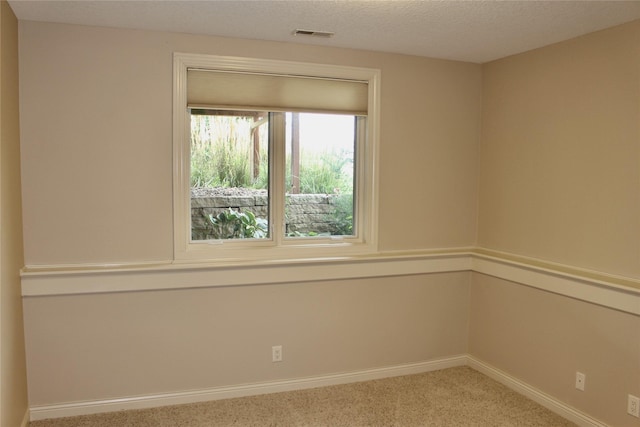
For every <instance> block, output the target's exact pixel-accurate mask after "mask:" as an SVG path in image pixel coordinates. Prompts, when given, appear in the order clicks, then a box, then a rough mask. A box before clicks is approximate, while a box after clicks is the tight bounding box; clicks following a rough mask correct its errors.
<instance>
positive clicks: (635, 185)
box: [478, 21, 640, 278]
mask: <svg viewBox="0 0 640 427" xmlns="http://www.w3.org/2000/svg"><path fill="white" fill-rule="evenodd" d="M483 71H484V78H483V116H482V143H481V156H480V164H481V173H480V176H481V179H480V189H481V190H480V209H479V222H480V229H479V237H478V242H479V246H482V247H486V248H490V249H496V250H500V251H505V252H510V253H515V254H519V255H525V256H530V257H535V258H541V259H545V260H549V261H553V262H558V263H563V264H569V265H573V266H577V267H583V268H588V269H592V270H598V271H602V272H606V273H612V274H619V275H623V276H629V277H635V278H639V277H640V21H634V22H632V23H629V24H626V25H622V26H619V27H614V28H611V29H608V30H604V31H601V32H597V33H593V34H590V35H587V36H584V37H580V38H577V39H573V40H570V41H567V42H564V43H559V44H556V45H552V46H548V47H545V48H542V49H538V50H534V51H531V52H527V53H524V54H521V55H516V56H513V57H509V58H506V59H502V60H498V61H494V62H491V63H489V64H485V65H484V68H483Z"/></svg>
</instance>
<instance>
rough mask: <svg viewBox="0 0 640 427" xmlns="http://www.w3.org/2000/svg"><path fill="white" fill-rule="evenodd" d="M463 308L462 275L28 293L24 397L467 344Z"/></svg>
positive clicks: (317, 369)
mask: <svg viewBox="0 0 640 427" xmlns="http://www.w3.org/2000/svg"><path fill="white" fill-rule="evenodd" d="M468 312H469V273H452V274H435V275H417V276H406V277H397V278H379V279H358V280H348V281H333V282H312V283H292V284H286V285H262V286H246V287H245V286H234V287H226V288H207V289H190V290H171V291H157V292H132V293H112V294H106V295H75V296H66V297H56V296H54V297H39V298H27V299H26V300H25V319H26V324H25V327H26V329H27V331H28V334H27V356H28V360H29V381H30V384H29V386H30V387H29V396H30V404H31V405H46V404H53V403H61V402H74V401H81V400H92V399H96V400H99V399H107V398H116V397H126V396H135V395H150V394H155V393H163V392H164V393H170V392H177V391H185V390H197V389H207V388H212V387H218V386H226V385H238V384H250V383H256V382H261V381H274V380H279V379H289V378H303V377H311V376H320V375H326V374H331V373H340V372H350V371H358V370H363V369H367V368H377V367H383V366H393V365H399V364H403V363H410V362H421V361H426V360H431V359H437V358H443V357H449V356H452V355H459V354H465V353H466V352H467V339H468V337H467V328H468ZM278 344H280V345H282V346H283V354H284V361H283V362H282V363H272V362H271V346H272V345H278Z"/></svg>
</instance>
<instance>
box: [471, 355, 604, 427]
mask: <svg viewBox="0 0 640 427" xmlns="http://www.w3.org/2000/svg"><path fill="white" fill-rule="evenodd" d="M467 365H468V366H470V367H471V368H473V369H475V370H476V371H478V372H481V373H483V374H485V375H486V376H488V377H489V378H493V379H494V380H496V381H498V382H499V383H502V384H504V385H505V386H507V387H509V388H510V389H512V390H514V391H516V392H518V393H520V394H522V395H524V396H526V397H527V398H529V399H531V400H533V401H534V402H537V403H539V404H540V405H542V406H544V407H545V408H547V409H549V410H550V411H552V412H555V413H556V414H558V415H560V416H561V417H563V418H566V419H567V420H569V421H571V422H573V423H576V424H577V425H579V426H583V427H607V424H604V423H602V422H600V421H598V420H596V419H595V418H592V417H590V416H589V415H587V414H585V413H584V412H581V411H578V410H577V409H574V408H572V407H570V406H568V405H565V404H564V403H562V402H561V401H559V400H558V399H556V398H554V397H552V396H550V395H548V394H546V393H544V392H542V391H540V390H538V389H536V388H534V387H531V386H530V385H528V384H526V383H525V382H523V381H520V380H519V379H517V378H515V377H513V376H511V375H509V374H507V373H506V372H504V371H501V370H500V369H497V368H495V367H493V366H491V365H489V364H487V363H485V362H483V361H481V360H478V359H476V358H475V357H473V356H471V355H468V356H467Z"/></svg>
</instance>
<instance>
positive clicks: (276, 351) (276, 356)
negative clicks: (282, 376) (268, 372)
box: [271, 345, 282, 362]
mask: <svg viewBox="0 0 640 427" xmlns="http://www.w3.org/2000/svg"><path fill="white" fill-rule="evenodd" d="M271 361H272V362H282V346H281V345H274V346H273V347H271Z"/></svg>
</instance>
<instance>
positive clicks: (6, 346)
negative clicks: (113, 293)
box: [0, 1, 27, 427]
mask: <svg viewBox="0 0 640 427" xmlns="http://www.w3.org/2000/svg"><path fill="white" fill-rule="evenodd" d="M20 206H21V202H20V140H19V121H18V21H17V19H16V17H15V15H14V14H13V11H12V10H11V8H10V7H9V5H8V4H7V2H6V1H2V2H0V235H1V241H0V342H1V345H0V349H1V351H0V367H1V369H0V426H2V427H4V426H7V427H9V426H19V425H20V424H21V423H22V421H23V418H24V416H25V414H26V412H27V378H26V364H25V351H24V335H23V324H22V303H21V297H20V276H19V271H20V268H21V267H22V266H23V255H22V217H21V209H20Z"/></svg>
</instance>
